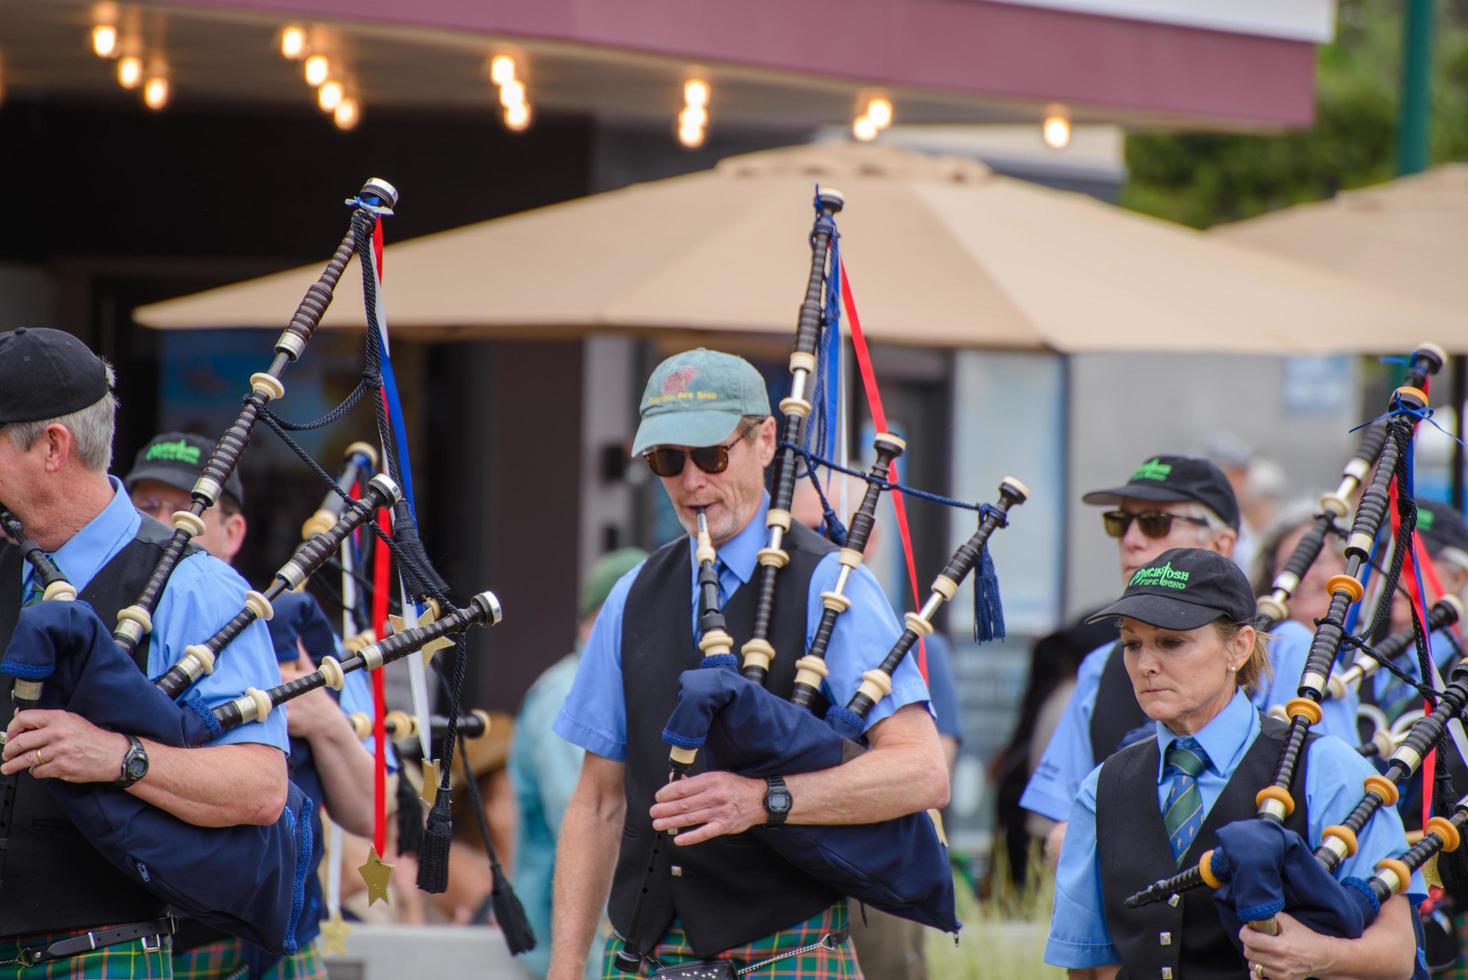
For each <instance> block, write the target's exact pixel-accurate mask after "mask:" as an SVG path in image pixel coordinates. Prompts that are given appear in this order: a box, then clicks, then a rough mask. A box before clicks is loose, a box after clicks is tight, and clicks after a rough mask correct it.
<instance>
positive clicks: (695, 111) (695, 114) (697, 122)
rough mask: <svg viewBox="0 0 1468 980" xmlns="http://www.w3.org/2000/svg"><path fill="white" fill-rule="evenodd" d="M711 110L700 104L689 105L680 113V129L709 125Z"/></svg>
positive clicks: (701, 127) (699, 127)
mask: <svg viewBox="0 0 1468 980" xmlns="http://www.w3.org/2000/svg"><path fill="white" fill-rule="evenodd" d="M708 121H709V111H708V110H707V109H705V108H704V107H703V106H700V105H687V106H684V107H683V111H682V112H680V113H678V128H679V129H685V128H686V129H703V128H705V127H706V126H707V125H708Z"/></svg>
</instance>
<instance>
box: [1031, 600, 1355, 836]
mask: <svg viewBox="0 0 1468 980" xmlns="http://www.w3.org/2000/svg"><path fill="white" fill-rule="evenodd" d="M1270 636H1271V637H1272V639H1270V641H1269V660H1270V665H1271V666H1272V667H1273V669H1274V675H1273V677H1272V678H1270V679H1269V681H1268V683H1267V685H1266V686H1264V687H1262V688H1261V689H1260V690H1259V692H1258V693H1256V694H1255V695H1254V704H1255V706H1256V707H1258V708H1260V709H1261V710H1268V709H1269V708H1270V707H1272V706H1273V705H1276V704H1284V703H1286V702H1288V701H1289V700H1290V699H1291V698H1293V697H1295V695H1296V691H1297V689H1298V688H1299V685H1300V674H1301V673H1302V672H1303V670H1304V667H1305V658H1306V656H1307V655H1308V654H1309V652H1310V640H1311V638H1312V637H1313V636H1314V634H1313V633H1312V632H1311V631H1310V630H1308V629H1306V628H1305V627H1304V626H1302V625H1300V624H1299V623H1296V622H1284V623H1281V624H1280V625H1279V626H1278V627H1277V628H1276V629H1275V631H1274V632H1273V633H1271V634H1270ZM1113 646H1115V643H1114V642H1113V643H1107V644H1104V645H1103V646H1099V647H1097V648H1096V649H1095V650H1093V651H1091V652H1090V653H1088V654H1087V655H1086V659H1085V660H1083V661H1081V666H1080V670H1079V671H1078V672H1077V674H1076V687H1075V690H1074V691H1073V692H1072V693H1071V696H1070V701H1069V702H1068V703H1067V704H1066V706H1065V713H1064V714H1063V715H1061V717H1060V724H1058V725H1057V726H1056V727H1055V733H1054V734H1053V735H1051V736H1050V743H1049V744H1048V745H1046V746H1045V754H1044V755H1043V756H1041V757H1040V764H1039V765H1038V766H1036V767H1035V771H1034V773H1033V774H1032V775H1031V776H1030V781H1029V783H1028V785H1026V786H1025V792H1024V795H1023V796H1021V797H1020V800H1019V805H1020V806H1022V807H1024V808H1025V809H1026V810H1030V811H1031V812H1034V813H1038V814H1040V815H1041V816H1043V817H1049V818H1050V819H1051V820H1064V819H1065V818H1066V814H1068V813H1070V808H1071V805H1072V804H1073V803H1074V802H1075V799H1076V794H1077V793H1079V792H1080V789H1081V782H1082V781H1083V780H1084V779H1085V778H1086V773H1088V772H1090V771H1091V769H1092V767H1093V766H1094V765H1095V759H1096V757H1095V753H1094V752H1093V750H1092V747H1091V716H1092V714H1094V712H1095V708H1096V691H1097V689H1098V687H1099V686H1100V684H1101V673H1102V671H1103V670H1105V668H1106V658H1107V657H1109V656H1110V655H1111V650H1112V647H1113ZM1316 731H1319V732H1322V733H1324V734H1326V735H1334V736H1336V737H1337V738H1339V739H1341V740H1342V741H1345V742H1346V743H1347V744H1349V745H1355V744H1356V743H1357V742H1358V741H1359V739H1358V738H1357V737H1356V695H1355V693H1354V692H1352V693H1351V694H1349V695H1348V696H1347V697H1346V698H1344V699H1340V700H1337V699H1335V698H1331V699H1329V700H1327V701H1326V702H1325V703H1324V704H1323V705H1321V719H1320V724H1319V726H1318V727H1317V728H1316Z"/></svg>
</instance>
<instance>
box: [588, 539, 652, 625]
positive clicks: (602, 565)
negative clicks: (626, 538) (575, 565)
mask: <svg viewBox="0 0 1468 980" xmlns="http://www.w3.org/2000/svg"><path fill="white" fill-rule="evenodd" d="M646 557H647V552H645V551H643V550H642V549H641V548H618V549H617V550H616V551H609V552H607V553H606V554H604V555H602V556H601V557H600V558H598V559H597V560H596V563H595V564H594V565H592V566H591V571H589V572H587V573H586V583H585V584H584V585H582V586H581V599H580V601H579V602H577V603H576V612H577V614H578V615H580V616H581V617H582V618H583V619H584V618H585V617H587V616H590V615H591V614H592V613H594V612H596V611H597V610H598V609H600V608H601V606H602V603H604V602H606V601H607V596H608V595H610V594H611V592H612V586H614V585H616V584H617V580H618V579H620V578H621V577H622V576H623V575H626V574H627V573H628V572H630V571H632V569H634V568H636V567H637V566H638V564H640V563H641V562H642V560H643V559H644V558H646Z"/></svg>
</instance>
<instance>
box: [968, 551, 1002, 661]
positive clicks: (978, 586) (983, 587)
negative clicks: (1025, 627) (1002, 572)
mask: <svg viewBox="0 0 1468 980" xmlns="http://www.w3.org/2000/svg"><path fill="white" fill-rule="evenodd" d="M974 639H975V640H977V641H978V642H979V643H987V642H989V641H990V640H1002V639H1004V604H1003V602H1002V601H1001V600H1000V598H999V575H998V574H997V573H996V572H995V571H994V559H993V558H992V557H990V555H989V547H988V545H985V546H984V550H983V551H981V552H979V571H978V574H976V575H975V576H974Z"/></svg>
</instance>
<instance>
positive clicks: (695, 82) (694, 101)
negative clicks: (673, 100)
mask: <svg viewBox="0 0 1468 980" xmlns="http://www.w3.org/2000/svg"><path fill="white" fill-rule="evenodd" d="M710 94H711V91H710V89H709V83H708V82H706V81H704V80H703V79H701V78H690V79H689V80H688V81H686V82H684V83H683V104H684V105H688V106H698V107H699V108H706V107H707V106H708V104H709V95H710Z"/></svg>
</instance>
